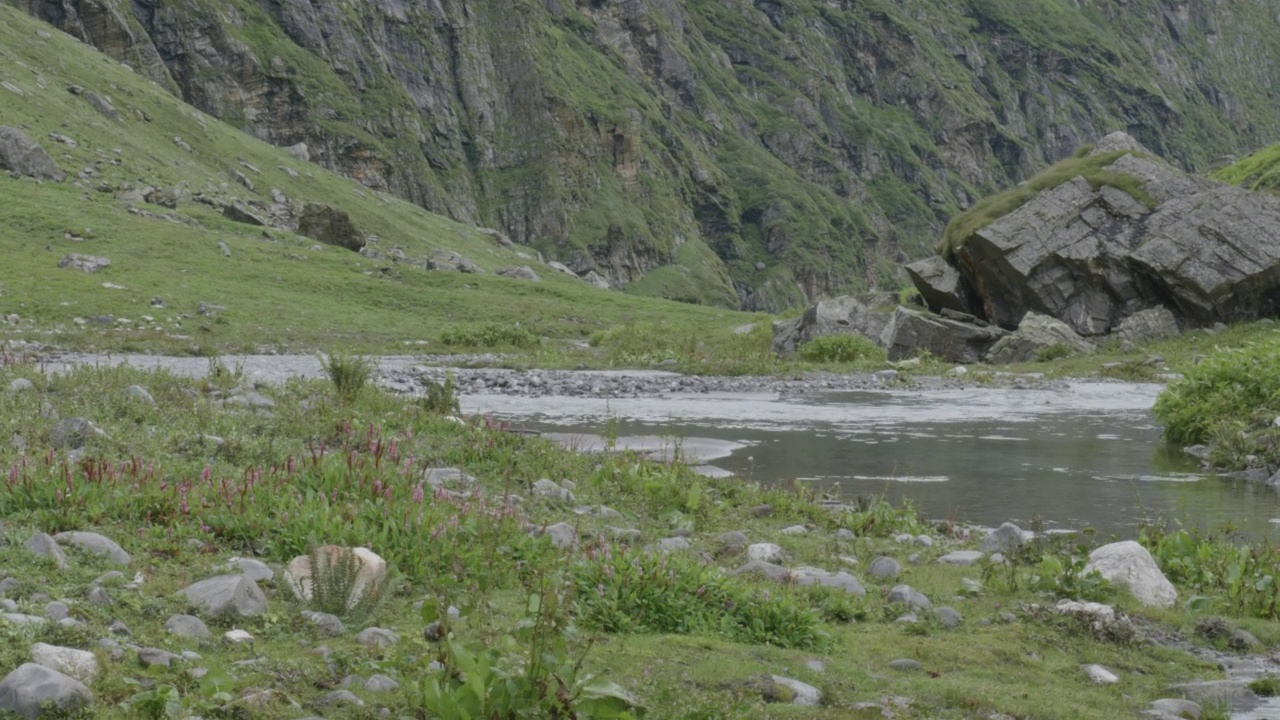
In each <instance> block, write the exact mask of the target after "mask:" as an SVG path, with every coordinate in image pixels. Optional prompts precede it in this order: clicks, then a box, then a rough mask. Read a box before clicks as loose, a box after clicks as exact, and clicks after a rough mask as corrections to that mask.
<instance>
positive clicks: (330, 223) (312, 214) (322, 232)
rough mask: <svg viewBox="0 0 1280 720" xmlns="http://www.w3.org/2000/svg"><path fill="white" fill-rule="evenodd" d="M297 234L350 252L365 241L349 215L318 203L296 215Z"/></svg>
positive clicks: (358, 249)
mask: <svg viewBox="0 0 1280 720" xmlns="http://www.w3.org/2000/svg"><path fill="white" fill-rule="evenodd" d="M298 234H300V235H305V236H307V237H309V238H311V239H312V240H318V241H320V242H322V243H324V244H326V245H336V246H338V247H341V248H346V249H347V250H351V251H352V252H360V250H361V249H362V248H364V246H365V242H366V241H365V235H364V233H362V232H360V231H359V230H357V229H356V226H355V224H354V223H352V222H351V216H350V215H347V214H346V213H345V212H343V211H341V210H337V209H334V208H331V207H329V206H328V205H320V204H318V203H307V205H306V206H305V207H303V209H302V214H301V215H300V216H299V217H298ZM531 272H532V271H531Z"/></svg>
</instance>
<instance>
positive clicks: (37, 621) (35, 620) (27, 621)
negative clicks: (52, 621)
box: [3, 612, 49, 626]
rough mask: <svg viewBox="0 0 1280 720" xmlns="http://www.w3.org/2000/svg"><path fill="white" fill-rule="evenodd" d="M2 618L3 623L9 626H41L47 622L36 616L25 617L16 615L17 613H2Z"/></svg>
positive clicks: (24, 615)
mask: <svg viewBox="0 0 1280 720" xmlns="http://www.w3.org/2000/svg"><path fill="white" fill-rule="evenodd" d="M3 617H4V620H5V622H7V623H9V624H10V625H35V626H41V625H44V624H46V623H48V622H49V621H48V620H45V619H44V618H42V617H39V616H38V615H26V614H23V613H17V612H6V613H4V615H3Z"/></svg>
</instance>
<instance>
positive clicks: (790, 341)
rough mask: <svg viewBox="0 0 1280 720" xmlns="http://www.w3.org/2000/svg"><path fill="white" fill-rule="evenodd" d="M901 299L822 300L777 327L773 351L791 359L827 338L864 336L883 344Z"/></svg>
mask: <svg viewBox="0 0 1280 720" xmlns="http://www.w3.org/2000/svg"><path fill="white" fill-rule="evenodd" d="M897 304H898V299H897V298H896V297H894V295H893V294H892V293H871V294H869V295H861V296H858V297H852V296H849V295H842V296H840V297H834V298H827V299H825V300H820V301H818V302H817V303H815V304H814V305H812V306H811V307H810V308H809V309H808V310H806V311H805V312H804V314H803V315H801V316H800V317H798V318H795V319H792V320H778V321H776V322H774V323H773V351H774V352H775V353H777V355H778V356H779V357H791V356H793V355H795V353H796V349H797V348H799V347H800V346H801V345H803V344H805V343H807V342H809V341H810V340H813V339H815V338H820V337H824V336H826V335H839V334H850V335H862V336H863V337H867V338H870V339H872V340H874V341H875V342H877V343H880V344H883V343H884V340H883V339H882V337H881V336H882V335H883V334H884V330H885V327H886V326H888V324H889V320H890V318H891V317H892V316H893V307H894V306H896V305H897Z"/></svg>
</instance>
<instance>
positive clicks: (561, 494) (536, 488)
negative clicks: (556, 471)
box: [533, 478, 573, 504]
mask: <svg viewBox="0 0 1280 720" xmlns="http://www.w3.org/2000/svg"><path fill="white" fill-rule="evenodd" d="M533 494H534V495H536V496H538V497H543V498H548V499H550V500H553V501H555V502H560V503H566V504H568V503H572V502H573V492H572V491H571V490H569V489H568V488H564V487H561V486H560V485H558V484H556V483H555V482H554V481H552V480H548V479H546V478H542V479H540V480H538V481H537V482H535V483H534V484H533Z"/></svg>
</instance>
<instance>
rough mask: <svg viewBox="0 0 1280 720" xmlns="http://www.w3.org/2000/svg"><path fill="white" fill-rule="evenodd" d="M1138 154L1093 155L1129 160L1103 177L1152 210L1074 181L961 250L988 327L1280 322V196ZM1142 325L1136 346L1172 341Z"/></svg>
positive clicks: (1095, 329)
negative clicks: (1046, 320) (1028, 322)
mask: <svg viewBox="0 0 1280 720" xmlns="http://www.w3.org/2000/svg"><path fill="white" fill-rule="evenodd" d="M1136 147H1137V146H1136V142H1135V141H1134V140H1133V139H1132V138H1130V137H1128V136H1125V135H1123V134H1117V135H1113V136H1110V137H1108V138H1107V139H1106V140H1105V141H1104V143H1102V144H1100V145H1099V147H1098V148H1097V149H1095V150H1094V151H1093V152H1094V153H1095V154H1096V153H1101V152H1104V151H1115V149H1116V148H1120V149H1123V150H1128V151H1130V154H1125V155H1122V156H1120V157H1119V158H1118V159H1116V160H1115V161H1114V162H1113V163H1111V164H1110V165H1108V166H1105V167H1103V171H1105V172H1109V173H1112V174H1113V176H1119V177H1124V178H1128V179H1130V180H1132V181H1134V182H1136V183H1138V184H1139V185H1140V186H1141V187H1142V188H1143V190H1142V192H1143V193H1145V194H1146V195H1148V196H1149V198H1150V206H1149V205H1148V203H1146V202H1143V201H1140V200H1139V199H1138V198H1136V197H1134V196H1133V195H1131V194H1129V193H1128V192H1126V191H1125V190H1122V189H1120V187H1118V186H1116V185H1114V184H1105V183H1103V184H1099V185H1098V186H1097V187H1095V186H1094V184H1093V183H1091V182H1090V181H1088V180H1086V179H1085V178H1083V177H1076V178H1074V179H1072V180H1069V181H1067V182H1065V183H1063V184H1061V185H1059V186H1057V187H1053V188H1050V189H1046V190H1044V191H1042V192H1040V193H1039V194H1037V195H1035V196H1034V197H1032V198H1031V199H1030V200H1029V201H1028V202H1026V204H1024V205H1022V206H1021V207H1020V208H1018V209H1016V210H1014V211H1012V212H1010V213H1008V214H1006V215H1004V216H1003V217H999V218H997V219H996V220H995V221H994V222H992V223H991V224H990V225H988V226H986V227H984V228H982V229H980V230H978V231H976V232H975V233H974V234H973V235H972V236H971V237H969V238H967V240H965V241H964V242H963V244H962V245H961V246H960V247H959V248H958V249H956V251H955V263H956V267H957V269H958V271H959V274H960V275H961V276H963V278H964V280H965V281H967V283H968V286H969V287H972V288H973V291H974V293H975V295H976V296H977V297H976V299H977V301H978V305H979V306H980V310H981V313H982V316H983V317H984V318H985V319H987V320H989V321H991V322H993V323H996V324H998V325H1000V326H1002V327H1006V328H1013V327H1016V326H1018V324H1019V323H1020V322H1021V321H1022V319H1023V317H1025V316H1026V315H1027V314H1028V313H1030V312H1036V313H1041V314H1044V315H1049V316H1051V317H1054V318H1057V319H1059V320H1061V321H1063V322H1065V323H1067V324H1068V325H1070V326H1071V328H1072V329H1073V330H1075V331H1076V332H1077V333H1079V334H1080V335H1084V336H1086V337H1089V336H1100V335H1106V334H1108V333H1110V332H1111V331H1113V330H1115V329H1117V328H1118V327H1120V326H1121V324H1122V323H1123V322H1124V321H1125V320H1126V319H1127V318H1130V317H1131V316H1134V315H1137V314H1139V313H1142V312H1143V311H1148V310H1153V309H1156V308H1165V309H1167V310H1168V311H1170V312H1171V313H1172V315H1173V316H1174V317H1175V318H1176V319H1175V322H1174V323H1173V325H1174V326H1176V325H1178V324H1180V325H1183V326H1205V325H1211V324H1213V323H1215V322H1230V321H1234V320H1245V319H1256V318H1261V317H1270V316H1274V315H1276V314H1277V313H1280V197H1276V196H1274V195H1271V194H1267V193H1254V192H1250V191H1247V190H1243V189H1240V188H1237V187H1233V186H1229V185H1225V184H1222V183H1218V182H1214V181H1212V180H1207V179H1204V178H1200V177H1195V176H1191V175H1188V174H1186V173H1183V172H1182V171H1180V170H1178V169H1176V168H1174V167H1173V166H1171V165H1169V164H1167V163H1165V162H1162V161H1160V160H1157V159H1155V158H1153V157H1150V156H1149V154H1148V152H1147V151H1143V150H1140V149H1135V148H1136ZM926 287H930V286H927V285H926ZM921 292H922V293H923V292H925V288H924V287H922V288H921ZM1144 318H1145V319H1143V320H1135V321H1134V322H1133V323H1130V329H1129V330H1128V331H1127V332H1128V334H1129V335H1130V336H1131V337H1137V336H1144V337H1155V336H1161V335H1167V334H1168V333H1169V332H1170V325H1171V324H1170V323H1169V322H1168V318H1167V317H1165V316H1158V317H1157V316H1144ZM1153 322H1154V323H1155V324H1156V325H1158V326H1159V327H1158V329H1157V328H1156V327H1155V326H1153V325H1152V323H1153ZM1139 324H1141V326H1142V329H1140V328H1139Z"/></svg>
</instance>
